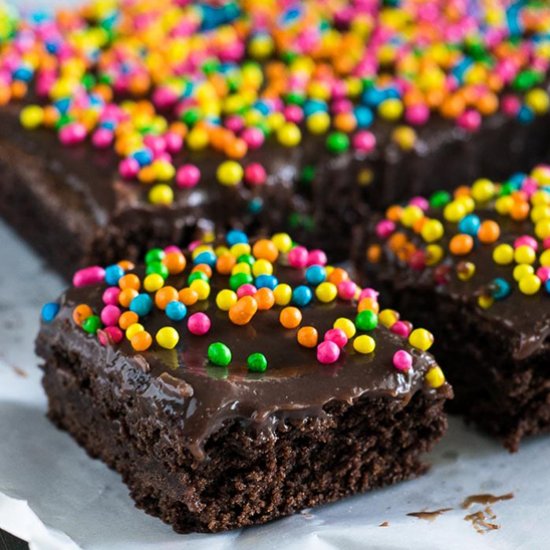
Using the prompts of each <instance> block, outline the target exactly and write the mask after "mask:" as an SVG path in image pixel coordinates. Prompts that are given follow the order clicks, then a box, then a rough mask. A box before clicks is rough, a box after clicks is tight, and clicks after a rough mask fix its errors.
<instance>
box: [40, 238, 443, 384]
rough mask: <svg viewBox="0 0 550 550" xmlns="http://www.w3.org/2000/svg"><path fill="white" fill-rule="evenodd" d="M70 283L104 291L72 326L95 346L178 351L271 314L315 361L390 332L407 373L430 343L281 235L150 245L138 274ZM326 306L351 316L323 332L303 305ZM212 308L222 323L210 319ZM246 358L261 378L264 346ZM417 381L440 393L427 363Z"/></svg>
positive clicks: (126, 266) (318, 255)
mask: <svg viewBox="0 0 550 550" xmlns="http://www.w3.org/2000/svg"><path fill="white" fill-rule="evenodd" d="M279 277H280V278H281V280H279ZM284 281H291V282H292V284H289V282H284ZM178 282H179V284H178ZM73 284H74V286H75V287H83V286H88V285H103V287H104V288H103V290H102V302H103V304H102V306H101V309H98V310H96V311H94V310H93V308H92V307H91V306H90V305H89V304H86V303H81V304H77V305H76V306H74V309H73V311H72V321H73V322H74V323H75V324H76V325H78V326H79V327H81V329H82V330H83V331H84V332H86V333H88V334H90V335H94V336H95V337H97V339H98V340H99V342H100V343H101V344H102V345H113V346H117V345H119V344H121V343H122V341H123V340H124V339H125V338H126V339H127V340H128V341H129V343H130V345H131V348H132V349H133V350H134V351H135V352H140V353H141V352H147V351H148V350H154V349H155V348H156V349H174V348H175V347H176V346H177V345H178V344H179V343H181V344H182V345H183V346H186V345H188V344H187V343H186V342H185V339H186V338H188V336H189V334H191V335H193V336H205V335H207V334H210V333H212V334H213V335H215V334H216V330H217V329H218V330H220V329H219V325H218V326H216V324H217V323H222V322H223V323H230V324H232V325H236V326H242V327H244V326H245V325H247V324H248V323H250V322H251V320H252V319H253V318H254V317H255V316H261V315H263V314H265V313H264V312H267V311H268V310H273V309H274V310H275V312H276V315H277V318H278V320H279V324H280V330H285V331H293V332H294V333H295V345H296V346H301V347H303V348H306V349H310V350H311V354H312V361H315V357H316V359H317V361H318V362H319V363H320V364H325V365H326V364H332V363H335V362H337V361H338V360H344V356H345V355H346V354H372V353H373V352H375V350H376V346H377V337H379V336H380V331H388V330H389V331H391V333H393V334H394V335H396V336H397V337H398V338H396V339H395V340H396V342H397V344H396V348H397V351H396V352H395V353H394V354H393V358H392V363H393V368H395V369H396V370H397V371H398V372H401V373H403V374H405V375H406V374H407V373H408V372H409V371H410V370H411V369H414V362H415V353H414V352H413V350H412V349H411V347H412V348H415V349H416V350H421V351H426V350H428V349H429V348H430V347H431V345H432V343H433V336H432V334H431V333H430V332H428V331H427V330H425V329H422V328H416V329H413V326H412V324H411V323H409V322H407V321H404V320H402V319H400V318H399V314H398V313H397V312H396V311H393V310H389V309H383V310H380V306H379V303H378V293H377V292H376V291H375V290H374V289H372V288H363V289H362V288H360V287H359V286H358V285H357V284H356V283H355V282H353V281H352V280H351V279H350V276H349V274H348V272H347V271H346V270H345V269H343V268H341V267H335V266H330V265H328V264H327V258H326V255H325V254H324V252H322V251H321V250H308V249H306V248H305V247H303V246H300V245H297V244H296V243H294V242H293V241H292V239H291V238H290V236H289V235H288V234H286V233H278V234H275V235H273V236H272V237H271V238H270V239H267V238H261V239H258V240H255V241H250V240H249V238H248V236H247V235H246V234H245V233H243V232H242V231H237V230H233V231H230V232H229V233H227V236H226V242H225V243H224V244H223V245H219V246H214V245H213V244H205V243H204V242H195V243H193V244H192V245H191V246H190V248H189V251H187V252H186V253H184V252H183V251H182V250H181V249H179V248H178V247H175V246H169V247H167V248H165V249H160V248H156V249H152V250H149V252H148V253H147V254H146V256H145V266H144V268H136V266H134V264H132V263H131V262H128V261H121V262H119V263H117V264H113V265H110V266H107V267H105V268H103V267H99V266H91V267H87V268H84V269H81V270H80V271H78V272H77V273H75V275H74V278H73ZM182 284H183V286H182ZM174 285H177V286H174ZM334 302H339V303H340V305H343V306H345V309H344V310H343V311H347V310H348V309H349V316H345V317H344V316H341V317H340V316H337V315H334V313H332V315H334V316H335V317H337V318H336V319H335V320H334V322H333V323H332V328H330V329H329V330H327V331H326V332H325V333H324V334H320V333H319V330H318V328H317V327H315V326H312V325H308V324H305V323H303V312H304V310H305V309H306V308H326V314H327V315H329V316H330V315H331V311H332V307H331V304H332V303H334ZM214 304H215V305H214ZM159 310H160V312H163V314H164V316H165V323H162V322H161V323H160V325H161V326H160V328H158V329H154V330H156V331H153V330H151V328H148V326H150V325H151V323H152V321H151V318H152V316H153V314H154V316H155V319H154V321H155V322H154V323H153V324H154V325H155V327H157V326H158V319H159ZM217 310H219V311H221V312H223V314H224V317H225V315H226V317H225V318H223V317H222V320H220V317H219V315H216V316H215V317H214V315H213V313H215V312H216V311H217ZM58 311H59V305H58V304H57V303H54V302H52V303H48V304H46V305H45V306H44V307H43V309H42V320H43V322H45V323H50V322H52V321H53V320H54V319H55V317H56V316H57V313H58ZM338 311H339V312H340V311H342V308H339V309H338ZM160 315H162V313H161V314H160ZM222 328H223V327H222ZM237 330H238V329H237ZM237 334H238V332H237ZM384 337H385V338H387V337H388V335H385V336H384ZM400 339H402V345H399V341H400ZM266 340H269V338H266ZM267 343H268V342H267ZM189 345H192V344H189ZM250 352H251V353H250V354H249V355H248V358H247V367H248V370H249V371H251V372H255V373H262V372H265V371H266V370H267V369H268V368H269V360H270V358H269V353H268V352H265V350H262V349H251V350H250ZM264 352H265V353H264ZM411 352H412V353H411ZM206 360H208V361H209V362H210V363H212V364H213V365H217V366H223V367H225V366H231V363H232V353H231V342H230V341H225V342H224V341H214V342H212V343H211V344H210V345H209V347H208V351H207V358H205V361H206ZM365 368H368V367H367V366H366V367H365ZM425 380H426V384H427V385H428V386H430V387H433V388H438V387H440V386H442V385H443V384H444V382H445V377H444V375H443V373H442V371H441V369H440V368H439V367H438V366H436V365H433V366H432V367H431V368H430V369H429V370H428V372H427V373H426V375H425Z"/></svg>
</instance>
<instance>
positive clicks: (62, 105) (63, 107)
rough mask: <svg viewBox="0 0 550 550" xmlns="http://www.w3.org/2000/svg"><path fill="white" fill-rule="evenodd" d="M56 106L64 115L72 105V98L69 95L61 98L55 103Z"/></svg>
mask: <svg viewBox="0 0 550 550" xmlns="http://www.w3.org/2000/svg"><path fill="white" fill-rule="evenodd" d="M54 106H55V108H56V109H57V110H58V111H59V114H61V115H64V114H66V113H67V111H68V110H69V108H70V107H71V99H70V98H68V97H64V98H63V99H59V100H57V101H56V102H55V103H54Z"/></svg>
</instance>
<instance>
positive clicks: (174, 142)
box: [164, 132, 183, 153]
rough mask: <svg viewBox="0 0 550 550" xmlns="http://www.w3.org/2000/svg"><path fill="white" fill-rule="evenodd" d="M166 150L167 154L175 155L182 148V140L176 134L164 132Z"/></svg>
mask: <svg viewBox="0 0 550 550" xmlns="http://www.w3.org/2000/svg"><path fill="white" fill-rule="evenodd" d="M164 141H165V143H166V150H167V151H168V152H169V153H177V152H179V151H181V148H182V147H183V138H182V137H181V136H180V135H179V134H178V133H176V132H166V134H165V135H164Z"/></svg>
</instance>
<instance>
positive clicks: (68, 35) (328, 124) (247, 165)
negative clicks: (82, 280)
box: [0, 0, 550, 276]
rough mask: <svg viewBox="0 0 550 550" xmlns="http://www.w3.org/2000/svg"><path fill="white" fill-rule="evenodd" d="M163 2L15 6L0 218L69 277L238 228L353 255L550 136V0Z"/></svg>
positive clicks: (4, 78)
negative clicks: (378, 223) (389, 209)
mask: <svg viewBox="0 0 550 550" xmlns="http://www.w3.org/2000/svg"><path fill="white" fill-rule="evenodd" d="M161 4H162V6H163V8H164V10H163V9H157V7H158V4H157V2H153V1H152V0H151V1H149V0H148V1H146V2H141V3H140V6H141V8H140V9H137V8H136V7H135V6H134V4H133V3H132V2H124V1H122V0H120V1H119V2H116V3H114V5H113V6H114V7H113V6H112V5H111V4H109V5H108V6H107V5H105V6H103V5H99V4H97V3H91V4H89V5H86V6H85V7H83V8H78V9H74V10H72V11H70V10H69V11H67V10H65V11H63V12H60V13H59V14H58V15H57V16H56V17H52V18H49V17H47V16H45V15H44V14H37V15H35V16H33V17H31V18H29V19H28V20H17V19H14V20H13V21H12V19H10V18H8V17H6V19H7V20H8V21H12V24H7V25H5V28H4V29H3V30H2V32H3V33H5V36H2V37H0V38H3V39H4V40H3V41H4V47H3V49H2V51H1V52H0V77H1V78H0V83H1V86H2V89H1V90H0V105H1V107H0V167H1V169H2V174H3V176H2V178H0V213H1V214H2V216H4V217H5V218H6V219H7V220H8V221H9V222H10V223H11V224H12V225H13V226H14V227H15V228H16V229H17V230H18V231H19V232H20V233H21V234H22V235H23V236H24V237H25V238H26V239H27V240H28V241H29V242H30V243H31V244H32V245H33V246H34V247H35V248H36V249H37V250H38V251H39V252H40V253H42V254H43V255H44V256H45V257H46V258H47V259H48V260H49V261H50V263H51V264H52V265H53V266H54V267H55V268H56V269H57V270H59V271H60V272H61V273H63V274H64V275H66V276H69V275H70V274H71V273H72V272H73V271H74V270H75V269H76V268H77V267H79V266H81V265H89V264H95V263H102V264H107V263H110V262H112V261H114V259H115V258H117V257H120V256H125V257H128V258H131V259H133V260H135V259H137V258H138V257H139V256H140V255H142V254H143V253H145V252H146V250H148V249H149V248H150V247H151V246H154V245H155V246H157V245H158V246H164V245H168V244H170V243H174V242H177V243H179V244H180V245H182V246H183V245H186V244H187V243H189V242H190V241H192V240H193V239H195V238H200V237H201V236H204V235H209V234H211V233H212V231H220V230H221V231H224V230H227V229H228V228H240V229H245V230H247V231H248V232H254V233H255V234H268V233H270V232H273V231H279V230H288V231H290V232H291V233H292V234H293V236H294V237H295V238H297V239H299V240H300V241H301V242H304V243H306V244H308V245H310V246H314V247H321V248H324V249H327V250H328V251H330V252H331V253H332V254H333V257H335V258H336V257H338V258H342V259H343V258H347V257H348V256H349V243H350V242H351V238H350V237H351V236H352V234H353V232H354V230H355V228H358V227H360V226H361V225H362V224H363V223H364V221H365V220H366V219H367V218H368V216H369V213H370V210H371V209H380V208H384V207H386V206H388V205H389V204H391V203H392V202H394V201H397V200H401V199H404V198H406V197H407V196H411V195H413V194H416V193H420V192H423V193H429V192H431V191H433V190H436V189H437V188H439V187H440V186H441V185H442V182H445V185H447V186H448V189H452V188H453V187H454V186H456V185H459V184H462V183H464V182H465V181H469V180H471V179H472V178H474V177H477V176H478V175H479V174H484V175H486V176H488V177H493V178H502V177H504V176H505V175H506V174H508V173H511V172H513V171H516V170H519V169H526V168H529V167H531V166H533V165H534V164H535V163H536V162H539V161H540V160H541V159H542V158H543V156H544V155H545V154H546V153H547V151H548V150H549V145H550V124H549V118H550V116H549V113H548V63H549V62H548V56H547V55H546V51H547V48H548V41H549V38H548V34H547V32H546V30H547V28H548V25H549V24H550V19H549V18H550V9H549V8H548V7H546V6H545V5H544V4H543V3H537V2H526V3H522V4H521V5H519V4H513V5H509V3H508V2H505V1H499V2H496V3H494V6H492V7H491V9H488V8H486V6H478V3H476V2H474V3H470V2H458V3H456V5H454V4H453V6H447V7H445V6H438V5H437V3H427V5H425V6H424V5H422V3H419V4H418V5H417V4H416V3H406V4H405V3H403V5H400V6H396V5H394V3H387V4H386V3H383V4H382V5H381V6H379V5H378V3H377V2H357V3H350V4H346V3H343V4H341V3H338V2H334V3H328V5H325V3H318V2H305V3H303V4H300V5H296V6H294V5H292V6H287V5H286V4H285V5H282V6H279V5H278V4H277V3H275V4H274V5H273V6H264V5H257V6H256V5H253V4H252V3H249V4H246V5H245V6H238V5H237V4H235V3H226V4H224V5H222V6H220V7H217V8H216V7H212V6H209V5H204V4H197V5H186V3H183V4H182V3H181V2H178V1H176V0H162V2H161ZM193 4H196V3H193ZM164 11H168V12H169V13H170V14H172V15H171V16H170V17H171V19H170V18H168V17H166V18H163V15H162V14H163V13H164ZM163 26H164V27H163ZM165 27H166V28H165ZM159 29H160V30H159ZM75 44H78V45H79V46H82V48H81V49H80V48H79V47H75ZM327 44H330V46H328V45H327ZM66 67H68V68H66ZM227 162H229V164H227ZM220 167H221V168H220ZM219 170H221V172H223V174H222V175H220V172H219ZM442 174H445V177H444V178H442V177H441V175H442Z"/></svg>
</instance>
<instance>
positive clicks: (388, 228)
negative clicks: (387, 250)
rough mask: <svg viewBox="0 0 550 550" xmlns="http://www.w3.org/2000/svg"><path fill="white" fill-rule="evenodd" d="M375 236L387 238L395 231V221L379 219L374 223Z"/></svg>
mask: <svg viewBox="0 0 550 550" xmlns="http://www.w3.org/2000/svg"><path fill="white" fill-rule="evenodd" d="M375 231H376V236H377V237H378V238H379V239H387V238H388V237H389V236H390V235H391V234H392V233H393V232H394V231H395V223H394V222H392V221H391V220H381V221H379V222H378V223H377V224H376V229H375Z"/></svg>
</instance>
